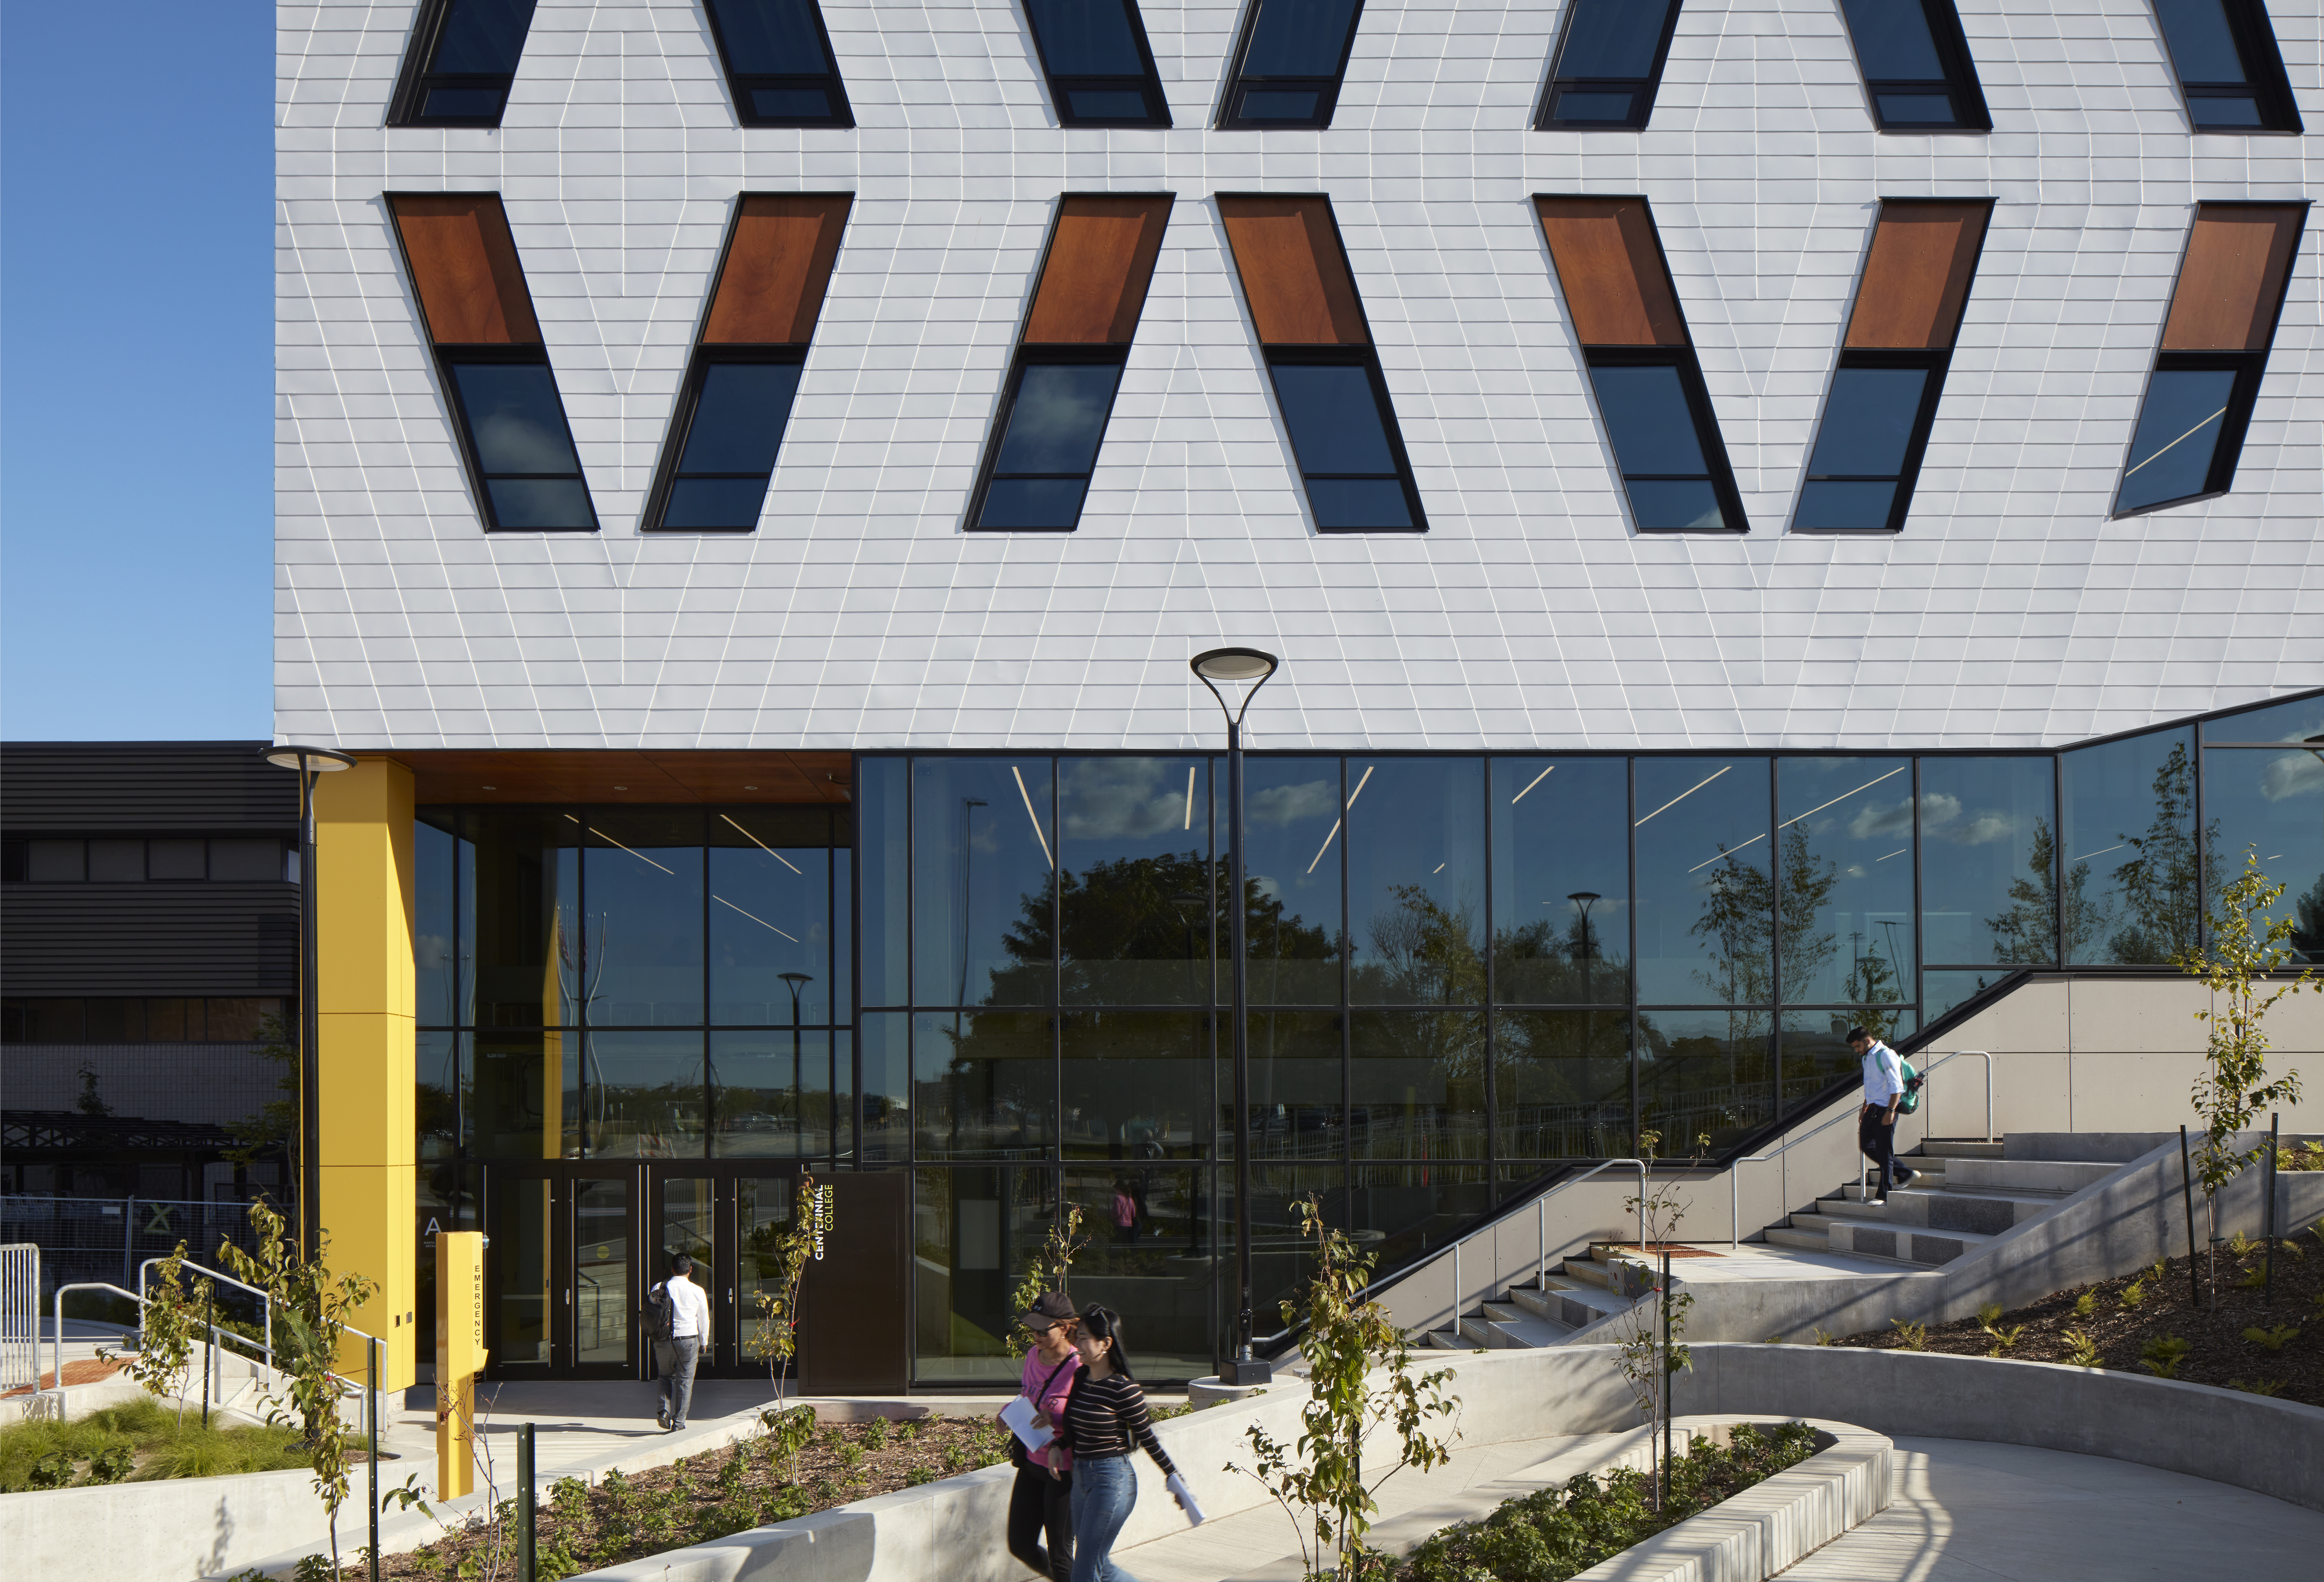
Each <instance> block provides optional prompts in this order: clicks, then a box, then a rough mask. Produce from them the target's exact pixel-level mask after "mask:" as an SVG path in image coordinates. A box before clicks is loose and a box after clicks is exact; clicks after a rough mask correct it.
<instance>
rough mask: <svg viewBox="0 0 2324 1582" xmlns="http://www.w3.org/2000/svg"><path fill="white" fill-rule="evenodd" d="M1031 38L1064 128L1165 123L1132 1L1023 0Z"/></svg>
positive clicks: (1158, 86) (1165, 114)
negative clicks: (1039, 55) (1046, 75)
mask: <svg viewBox="0 0 2324 1582" xmlns="http://www.w3.org/2000/svg"><path fill="white" fill-rule="evenodd" d="M1025 14H1026V16H1027V17H1028V19H1029V20H1030V21H1031V22H1032V24H1033V43H1034V46H1035V48H1037V50H1038V51H1040V54H1041V66H1042V69H1043V70H1044V71H1046V72H1047V74H1048V78H1049V92H1050V97H1051V98H1052V100H1053V101H1054V103H1055V104H1056V110H1057V118H1058V120H1060V121H1062V122H1064V123H1065V124H1066V125H1068V126H1072V125H1084V124H1090V125H1095V124H1103V125H1133V126H1167V125H1169V124H1170V110H1169V106H1168V105H1167V103H1166V102H1165V101H1164V99H1163V97H1162V85H1161V81H1160V79H1159V78H1157V76H1156V74H1155V70H1154V61H1153V59H1152V56H1151V54H1150V53H1149V51H1148V49H1147V44H1146V34H1145V29H1144V25H1143V24H1142V23H1140V22H1139V17H1138V10H1137V6H1136V5H1134V4H1133V0H1026V5H1025Z"/></svg>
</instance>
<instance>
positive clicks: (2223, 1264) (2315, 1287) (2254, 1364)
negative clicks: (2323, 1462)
mask: <svg viewBox="0 0 2324 1582" xmlns="http://www.w3.org/2000/svg"><path fill="white" fill-rule="evenodd" d="M2245 1246H2246V1248H2247V1249H2248V1250H2247V1251H2244V1252H2240V1253H2239V1252H2237V1251H2236V1248H2234V1247H2233V1246H2229V1245H2227V1244H2222V1245H2221V1246H2220V1247H2219V1250H2218V1263H2217V1271H2218V1310H2217V1311H2213V1309H2212V1305H2211V1300H2212V1283H2211V1281H2210V1278H2209V1266H2210V1264H2211V1260H2210V1259H2209V1257H2208V1256H2199V1257H2197V1258H2195V1259H2194V1260H2193V1263H2194V1265H2195V1274H2196V1278H2197V1282H2198V1283H2199V1286H2200V1299H2199V1301H2195V1300H2190V1293H2189V1291H2188V1284H2187V1272H2188V1265H2189V1260H2188V1259H2186V1258H2172V1259H2171V1260H2169V1261H2168V1262H2167V1263H2166V1264H2165V1265H2163V1268H2162V1271H2161V1273H2160V1274H2159V1275H2158V1274H2157V1273H2156V1271H2155V1270H2153V1269H2152V1268H2150V1269H2146V1270H2143V1271H2141V1272H2140V1273H2139V1274H2135V1275H2132V1276H2126V1277H2125V1278H2123V1279H2120V1280H2106V1281H2101V1282H2099V1283H2098V1284H2095V1285H2077V1286H2075V1287H2074V1288H2073V1289H2072V1290H2070V1291H2061V1292H2058V1293H2057V1294H2056V1295H2054V1296H2051V1297H2046V1298H2044V1299H2043V1300H2042V1301H2037V1302H2035V1303H2033V1305H2031V1306H2029V1307H2024V1308H2020V1309H2018V1310H2017V1311H2015V1312H2009V1313H2004V1314H2003V1315H2002V1316H2001V1318H2000V1320H1999V1321H1998V1324H1997V1328H1999V1329H2005V1330H2006V1329H2013V1328H2015V1327H2016V1326H2019V1325H2023V1326H2024V1333H2023V1334H2021V1335H2019V1336H2018V1337H2017V1340H2016V1343H2015V1345H2013V1346H2011V1347H2008V1348H2007V1349H2006V1350H2005V1351H2003V1352H2001V1353H2000V1355H2002V1356H2005V1357H2011V1358H2013V1359H2015V1360H2016V1361H2019V1362H2057V1363H2070V1353H2071V1351H2072V1346H2071V1343H2070V1341H2068V1340H2067V1338H2066V1331H2067V1330H2069V1329H2078V1330H2080V1331H2081V1332H2082V1333H2083V1334H2085V1335H2087V1336H2088V1337H2089V1339H2090V1340H2091V1341H2092V1342H2094V1343H2095V1345H2096V1346H2097V1347H2098V1356H2099V1357H2100V1359H2101V1360H2100V1364H2099V1366H2104V1367H2107V1368H2114V1369H2117V1370H2120V1371H2122V1372H2125V1373H2138V1374H2151V1373H2154V1372H2155V1371H2157V1370H2156V1369H2155V1368H2153V1367H2150V1366H2144V1362H2143V1360H2142V1359H2143V1358H2144V1357H2147V1356H2149V1355H2151V1354H2149V1353H2148V1352H2147V1351H2146V1347H2148V1346H2149V1345H2150V1344H2151V1343H2153V1342H2158V1341H2161V1340H2163V1339H2164V1338H2166V1337H2171V1336H2176V1337H2178V1338H2180V1339H2182V1340H2184V1341H2185V1342H2186V1343H2187V1349H2186V1351H2185V1352H2184V1354H2183V1355H2181V1357H2180V1358H2179V1362H2178V1366H2177V1370H2176V1371H2175V1372H2171V1373H2167V1374H2166V1375H2165V1376H2167V1377H2172V1378H2179V1379H2184V1380H2187V1381H2188V1382H2190V1383H2191V1384H2219V1385H2224V1386H2226V1387H2227V1388H2230V1389H2249V1388H2253V1387H2255V1386H2262V1385H2264V1384H2269V1383H2273V1384H2274V1385H2275V1386H2276V1388H2275V1389H2274V1390H2273V1392H2272V1393H2274V1394H2276V1395H2278V1396H2280V1397H2281V1398H2282V1399H2283V1400H2286V1401H2300V1402H2305V1403H2307V1404H2309V1405H2310V1406H2324V1235H2319V1234H2318V1233H2317V1232H2315V1231H2314V1230H2312V1229H2311V1230H2310V1231H2307V1232H2303V1233H2301V1235H2300V1236H2298V1237H2289V1238H2287V1239H2286V1241H2285V1242H2284V1243H2283V1244H2282V1246H2279V1247H2278V1249H2277V1251H2276V1255H2275V1285H2274V1292H2273V1300H2269V1299H2267V1298H2265V1297H2264V1296H2263V1293H2262V1292H2260V1290H2259V1289H2258V1278H2259V1274H2260V1271H2261V1269H2262V1267H2263V1260H2264V1255H2265V1247H2264V1244H2262V1243H2259V1242H2248V1243H2246V1244H2245ZM2134 1288H2135V1292H2136V1294H2135V1299H2134V1300H2128V1301H2126V1293H2128V1292H2132V1291H2133V1290H2134ZM2286 1326H2291V1327H2294V1328H2297V1329H2299V1331H2300V1333H2299V1334H2298V1335H2297V1336H2295V1337H2294V1338H2292V1339H2291V1340H2289V1341H2287V1342H2286V1343H2285V1344H2284V1345H2283V1347H2282V1349H2280V1350H2273V1351H2271V1350H2269V1349H2268V1348H2267V1347H2265V1346H2264V1344H2262V1343H2260V1342H2257V1341H2254V1340H2250V1339H2246V1338H2245V1335H2244V1331H2245V1330H2246V1329H2268V1330H2275V1329H2282V1328H2283V1327H2286ZM1828 1344H1830V1345H1833V1346H1855V1347H1865V1348H1867V1349H1870V1350H1876V1351H1895V1350H1900V1349H1907V1348H1908V1347H1907V1345H1906V1338H1905V1337H1904V1335H1903V1334H1901V1333H1900V1332H1899V1331H1897V1330H1896V1329H1893V1328H1892V1329H1885V1330H1877V1331H1874V1332H1873V1333H1870V1334H1866V1335H1850V1336H1849V1337H1847V1338H1845V1339H1839V1340H1832V1341H1830V1342H1828ZM1995 1346H1996V1340H1995V1338H1994V1337H1993V1335H1991V1334H1990V1333H1988V1332H1987V1329H1985V1327H1984V1326H1983V1325H1982V1324H1981V1323H1979V1322H1978V1320H1975V1319H1967V1320H1962V1321H1960V1322H1959V1323H1952V1324H1946V1325H1943V1326H1941V1327H1936V1326H1932V1327H1931V1328H1930V1329H1929V1331H1928V1338H1927V1340H1926V1342H1925V1343H1924V1344H1923V1346H1922V1347H1920V1349H1923V1350H1927V1351H1942V1352H1949V1353H1950V1354H1952V1355H1954V1356H1956V1357H1986V1356H1989V1355H1992V1354H1993V1353H1994V1349H1995ZM2260 1393H2271V1392H2269V1391H2268V1390H2266V1389H2264V1388H2262V1389H2261V1390H2260Z"/></svg>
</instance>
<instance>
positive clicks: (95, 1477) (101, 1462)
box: [88, 1445, 137, 1483]
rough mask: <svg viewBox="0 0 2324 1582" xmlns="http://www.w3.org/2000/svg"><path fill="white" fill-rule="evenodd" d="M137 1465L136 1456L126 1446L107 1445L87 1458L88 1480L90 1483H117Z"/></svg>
mask: <svg viewBox="0 0 2324 1582" xmlns="http://www.w3.org/2000/svg"><path fill="white" fill-rule="evenodd" d="M136 1465H137V1458H136V1456H135V1455H134V1453H133V1452H132V1451H131V1450H130V1449H129V1447H128V1446H126V1445H107V1446H106V1448H105V1449H102V1450H99V1451H98V1452H97V1454H96V1455H95V1456H92V1457H91V1458H89V1463H88V1480H89V1482H91V1483H119V1482H120V1481H121V1480H122V1479H123V1478H124V1477H126V1476H129V1474H130V1470H131V1469H132V1468H133V1467H135V1466H136Z"/></svg>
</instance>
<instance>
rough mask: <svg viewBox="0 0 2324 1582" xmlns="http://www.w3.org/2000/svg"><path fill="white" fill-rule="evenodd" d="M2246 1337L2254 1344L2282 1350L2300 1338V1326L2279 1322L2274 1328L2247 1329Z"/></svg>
mask: <svg viewBox="0 0 2324 1582" xmlns="http://www.w3.org/2000/svg"><path fill="white" fill-rule="evenodd" d="M2244 1338H2245V1339H2246V1340H2248V1341H2250V1342H2251V1343H2252V1344H2253V1345H2254V1346H2260V1347H2266V1348H2267V1349H2268V1350H2270V1351H2281V1350H2282V1349H2283V1348H2284V1347H2285V1346H2286V1345H2288V1344H2290V1343H2291V1342H2292V1341H2294V1340H2297V1339H2298V1338H2300V1326H2299V1325H2297V1324H2278V1325H2277V1326H2276V1327H2275V1328H2274V1329H2246V1330H2245V1331H2244Z"/></svg>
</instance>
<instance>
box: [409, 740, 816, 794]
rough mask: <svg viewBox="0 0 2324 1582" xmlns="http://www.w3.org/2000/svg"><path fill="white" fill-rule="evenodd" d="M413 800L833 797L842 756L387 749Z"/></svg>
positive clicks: (759, 753)
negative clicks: (405, 775) (404, 770)
mask: <svg viewBox="0 0 2324 1582" xmlns="http://www.w3.org/2000/svg"><path fill="white" fill-rule="evenodd" d="M383 756H385V757H389V758H392V759H395V760H396V761H397V762H399V763H401V764H404V765H407V766H409V767H410V770H411V772H412V776H413V777H414V779H415V781H416V786H415V787H414V790H415V797H416V800H418V801H419V802H420V803H421V804H422V805H428V804H437V803H447V802H521V803H537V802H552V803H553V802H601V803H621V802H633V803H660V804H670V803H689V802H691V803H703V804H712V803H718V804H733V803H752V802H766V803H789V804H794V805H796V804H799V803H838V804H844V803H846V802H848V801H849V800H850V799H851V798H850V796H849V793H850V790H851V788H852V787H851V785H850V782H851V781H852V779H853V776H854V767H853V760H852V759H850V757H849V755H848V754H846V753H844V752H636V751H619V750H591V751H580V752H575V751H558V750H457V749H454V750H438V751H426V752H392V753H388V754H384V755H383Z"/></svg>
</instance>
